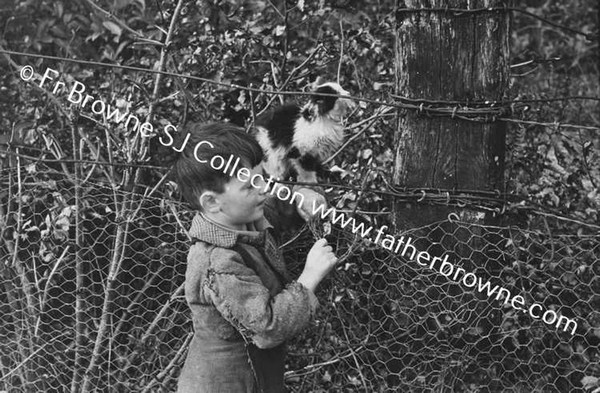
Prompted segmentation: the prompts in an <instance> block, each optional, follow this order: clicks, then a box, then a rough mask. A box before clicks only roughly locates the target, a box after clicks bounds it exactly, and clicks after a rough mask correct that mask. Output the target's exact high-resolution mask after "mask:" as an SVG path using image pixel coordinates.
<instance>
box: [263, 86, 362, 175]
mask: <svg viewBox="0 0 600 393" xmlns="http://www.w3.org/2000/svg"><path fill="white" fill-rule="evenodd" d="M323 94H331V95H338V96H349V95H350V94H349V93H348V92H347V91H346V90H344V89H343V88H342V87H341V86H340V85H339V84H337V83H333V82H328V83H323V84H320V85H318V86H317V87H316V88H315V89H314V91H313V95H312V96H311V98H310V101H309V102H308V103H307V104H306V105H304V106H302V107H301V106H299V105H296V104H286V105H283V106H280V107H278V108H275V109H273V110H271V111H269V112H267V113H265V114H263V115H261V116H259V117H258V118H257V119H256V121H255V127H254V131H253V132H254V136H255V138H256V139H257V141H258V143H259V144H260V146H261V147H262V149H263V152H264V153H265V159H264V163H263V167H264V169H265V171H266V172H267V173H268V174H269V175H271V176H273V177H274V178H276V179H277V178H278V179H281V180H287V179H288V178H289V177H290V176H291V177H295V180H296V181H298V182H310V183H316V182H317V170H318V169H320V168H321V166H322V162H323V161H324V160H325V159H327V158H328V157H330V156H331V155H332V154H333V153H334V152H335V151H336V150H337V149H339V148H340V146H341V145H342V143H343V142H344V125H343V123H342V121H343V118H344V117H345V116H346V115H347V114H348V112H349V111H350V110H352V109H353V108H354V106H355V104H354V102H353V101H352V100H350V99H349V98H343V97H335V96H330V95H323Z"/></svg>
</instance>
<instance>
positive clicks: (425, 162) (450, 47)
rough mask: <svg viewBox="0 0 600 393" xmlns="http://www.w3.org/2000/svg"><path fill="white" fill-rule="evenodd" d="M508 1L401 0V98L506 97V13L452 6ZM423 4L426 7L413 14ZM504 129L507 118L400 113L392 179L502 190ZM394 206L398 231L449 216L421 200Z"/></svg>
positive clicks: (398, 54)
mask: <svg viewBox="0 0 600 393" xmlns="http://www.w3.org/2000/svg"><path fill="white" fill-rule="evenodd" d="M505 3H506V2H504V3H503V1H501V0H483V1H467V0H451V1H441V0H412V1H410V0H409V1H399V2H398V3H397V13H396V23H397V25H396V34H397V39H396V48H395V50H396V87H397V90H396V91H397V93H398V95H400V96H403V97H408V98H412V99H418V98H422V99H426V100H431V101H464V102H467V101H468V102H473V101H495V100H502V99H504V98H505V96H506V93H507V87H508V80H509V42H508V40H509V12H508V11H505V10H485V11H477V12H467V13H456V12H453V11H452V10H451V9H454V8H456V9H471V10H472V9H481V8H489V7H495V8H496V7H502V6H503V5H504V4H505ZM419 8H427V9H429V10H420V11H416V12H415V11H412V10H414V9H419ZM432 8H433V9H434V10H431V9H432ZM435 9H437V10H435ZM427 105H428V104H424V106H427ZM433 106H434V107H435V106H443V107H446V108H448V107H454V106H456V105H455V104H452V103H448V104H442V103H439V104H433ZM505 133H506V125H505V124H504V123H502V122H492V123H477V122H471V121H466V120H461V119H457V118H452V117H451V116H448V117H428V116H427V115H425V114H424V113H423V112H421V113H419V111H405V112H403V113H400V116H399V122H398V129H397V131H396V134H395V146H396V162H395V168H394V177H393V181H394V184H396V185H399V186H402V187H408V188H440V189H451V190H452V189H469V190H500V191H502V190H503V183H504V182H503V171H504V150H505V148H504V140H505ZM395 208H396V224H397V226H398V227H399V229H401V228H408V227H414V226H419V225H426V224H428V223H431V222H434V221H439V220H444V219H446V217H447V216H448V214H449V212H450V210H449V208H448V207H445V206H442V207H439V206H437V207H432V206H426V205H423V204H420V205H416V206H410V205H405V206H395ZM458 214H459V216H460V217H461V218H462V219H467V220H468V219H469V218H470V219H473V214H469V212H468V211H466V210H462V211H460V212H458ZM469 216H470V217H469Z"/></svg>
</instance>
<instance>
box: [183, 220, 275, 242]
mask: <svg viewBox="0 0 600 393" xmlns="http://www.w3.org/2000/svg"><path fill="white" fill-rule="evenodd" d="M250 226H251V227H254V228H255V229H256V230H249V231H238V230H235V229H231V228H227V227H225V226H223V225H221V224H219V223H218V222H216V221H214V220H211V219H210V218H208V217H207V216H205V215H204V214H202V213H198V214H196V216H195V217H194V219H193V220H192V226H191V227H190V230H189V234H190V237H192V238H195V239H198V240H202V241H204V242H207V243H210V244H214V245H215V246H219V247H226V248H231V247H233V246H234V245H235V244H236V243H238V242H243V243H249V244H253V245H263V244H264V237H265V230H266V229H268V228H273V226H272V225H271V224H270V223H269V222H268V221H267V219H266V218H264V217H262V218H261V219H259V220H257V221H255V222H253V223H252V224H250Z"/></svg>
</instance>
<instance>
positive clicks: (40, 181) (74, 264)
mask: <svg viewBox="0 0 600 393" xmlns="http://www.w3.org/2000/svg"><path fill="white" fill-rule="evenodd" d="M76 178H77V177H67V176H65V174H64V173H61V172H57V171H54V170H51V169H49V168H48V167H46V166H44V165H42V164H41V163H37V164H28V165H26V166H20V167H18V168H14V167H13V168H9V170H4V171H2V172H1V173H0V179H1V183H2V188H1V189H2V190H3V191H2V192H1V193H0V196H1V203H0V206H1V209H2V210H1V211H0V213H1V214H2V229H1V232H2V233H1V235H2V236H0V238H1V239H2V242H3V244H2V247H1V249H2V253H3V254H2V258H1V264H0V288H1V290H0V312H1V313H2V319H1V320H0V391H6V392H11V393H12V392H63V391H73V392H92V391H93V392H170V391H174V390H175V386H176V381H177V376H178V374H179V370H180V367H181V366H182V363H183V361H184V359H185V355H186V351H187V345H188V343H189V341H190V339H191V334H192V326H191V321H190V316H189V313H188V310H187V306H186V304H185V298H184V294H183V287H182V284H183V280H184V272H185V264H186V254H187V250H188V248H189V245H190V239H189V238H188V237H187V235H186V232H185V229H186V228H187V227H188V224H189V222H190V220H191V218H192V215H191V213H190V212H189V211H187V210H186V209H185V207H184V206H182V205H180V204H179V203H178V202H175V201H174V200H173V199H172V198H171V197H170V194H169V192H168V189H167V188H166V187H155V188H154V189H152V187H149V188H147V189H145V190H144V191H143V192H142V193H140V192H137V193H133V192H126V191H124V190H122V189H118V187H112V186H111V185H109V184H103V183H99V182H95V181H91V180H89V179H86V178H84V177H81V178H78V179H77V180H76V181H74V180H73V179H76ZM332 231H333V233H332V234H331V239H332V241H333V243H334V244H335V245H336V250H337V253H338V255H343V256H344V257H343V261H342V262H341V263H340V264H339V266H338V268H337V270H336V271H335V272H334V273H333V274H332V275H331V276H330V278H328V279H327V280H326V282H324V283H323V284H322V286H321V288H320V289H319V293H318V298H319V299H320V303H321V307H320V310H319V313H318V316H317V319H316V321H315V322H314V323H313V325H312V326H311V327H310V328H309V329H307V330H306V331H305V332H304V333H303V334H302V335H301V336H300V337H297V338H295V339H294V340H293V341H292V342H291V343H290V344H289V354H288V361H287V372H286V383H287V386H288V388H289V389H290V390H291V391H294V392H338V391H339V392H342V391H343V392H350V391H352V392H354V391H356V392H390V391H411V392H426V391H437V392H445V391H457V392H486V391H490V392H492V391H512V392H530V391H536V392H566V391H583V390H584V389H585V388H589V387H590V386H592V384H593V381H594V378H598V377H600V350H599V344H600V278H599V276H600V258H599V257H600V240H599V239H598V238H597V237H594V236H591V235H585V234H583V233H579V234H559V233H548V232H544V231H538V230H532V229H523V228H517V227H515V226H511V225H507V226H505V227H492V226H483V225H478V224H472V223H465V222H460V221H456V220H446V221H442V222H437V223H433V224H430V225H427V226H425V227H420V228H410V229H407V230H404V231H402V233H401V234H402V235H405V236H410V237H411V238H412V239H413V241H414V245H415V247H416V248H417V249H419V250H426V251H428V252H429V253H430V254H431V255H443V254H444V253H448V254H449V255H450V256H451V258H452V259H453V263H454V264H455V265H456V266H460V267H462V268H464V269H465V271H470V272H474V273H476V274H477V275H478V276H481V277H482V278H484V279H486V280H488V279H489V280H490V281H492V282H493V283H496V284H501V285H503V286H505V287H506V288H508V289H510V290H511V291H513V293H515V294H516V293H518V294H520V295H522V296H523V297H525V298H526V299H527V300H529V301H532V302H533V301H535V302H538V303H539V304H541V305H542V306H543V307H544V309H546V310H555V311H556V312H560V313H562V314H563V315H567V316H569V317H572V318H575V319H576V320H577V323H578V326H577V329H576V331H575V334H574V335H571V334H570V332H565V331H563V330H562V329H557V328H556V327H554V326H550V325H547V324H545V323H543V322H542V321H541V320H534V319H532V318H531V317H530V316H528V315H526V314H517V312H516V311H515V310H514V309H512V308H510V307H507V306H506V305H503V304H502V302H501V301H496V300H493V299H491V298H488V297H486V296H485V294H482V293H478V292H477V291H474V290H472V289H467V288H465V287H463V286H461V285H459V284H458V283H456V282H454V281H451V280H449V279H448V278H446V277H444V276H442V275H440V274H439V273H438V272H436V271H433V270H431V269H428V267H427V266H420V265H419V264H416V263H415V262H413V261H409V260H408V258H406V257H403V256H401V255H399V254H397V253H394V252H392V251H388V250H386V249H384V248H382V247H380V246H378V245H375V244H372V243H369V242H366V241H363V240H362V239H360V238H359V237H358V236H355V235H353V234H352V233H351V232H349V231H348V230H346V229H341V228H339V227H338V226H336V225H333V226H332ZM313 241H314V234H313V233H311V231H310V230H306V228H304V229H303V230H302V231H301V232H300V234H299V235H297V236H296V237H295V238H294V239H293V240H292V241H290V242H288V243H287V245H286V246H285V248H284V254H285V256H286V258H287V259H286V260H287V261H288V262H289V264H290V266H291V268H292V271H294V272H296V273H298V272H299V269H301V267H302V262H303V261H302V257H303V256H304V255H305V253H306V252H307V251H308V249H309V247H310V245H311V244H312V242H313Z"/></svg>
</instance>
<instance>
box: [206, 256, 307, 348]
mask: <svg viewBox="0 0 600 393" xmlns="http://www.w3.org/2000/svg"><path fill="white" fill-rule="evenodd" d="M210 261H211V264H210V265H211V266H210V267H209V270H208V276H207V280H206V282H205V291H206V292H205V293H207V294H208V295H209V296H210V298H211V300H212V301H213V303H214V305H215V306H216V308H217V310H219V312H220V313H221V314H222V315H223V317H224V318H225V319H227V321H229V322H230V323H231V324H232V325H234V326H235V327H236V328H237V329H238V330H239V331H240V333H242V335H243V336H244V337H245V338H249V339H250V340H252V341H253V342H254V343H255V344H256V346H258V347H259V348H270V347H274V346H276V345H278V344H280V343H282V342H283V341H285V340H287V339H289V338H291V337H293V336H295V335H296V334H298V333H299V332H300V331H301V330H303V329H304V328H305V327H306V326H307V325H308V323H309V322H310V321H311V320H312V319H313V317H314V315H315V311H316V308H317V305H318V301H317V298H316V296H315V294H314V293H313V292H312V291H310V290H309V289H307V288H306V287H305V286H303V285H302V284H300V283H298V282H296V281H294V282H292V283H290V284H288V285H287V286H286V287H285V288H284V289H283V290H282V291H281V292H280V293H278V294H277V295H275V296H271V295H270V294H269V291H268V289H267V288H266V287H265V286H264V285H263V284H262V281H261V280H260V278H259V277H258V276H257V275H256V273H255V272H254V271H253V270H252V269H250V268H248V267H247V266H245V265H244V263H243V262H242V258H241V257H240V255H239V254H238V253H236V252H234V251H232V250H228V249H222V248H216V249H214V250H213V252H212V253H211V256H210Z"/></svg>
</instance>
